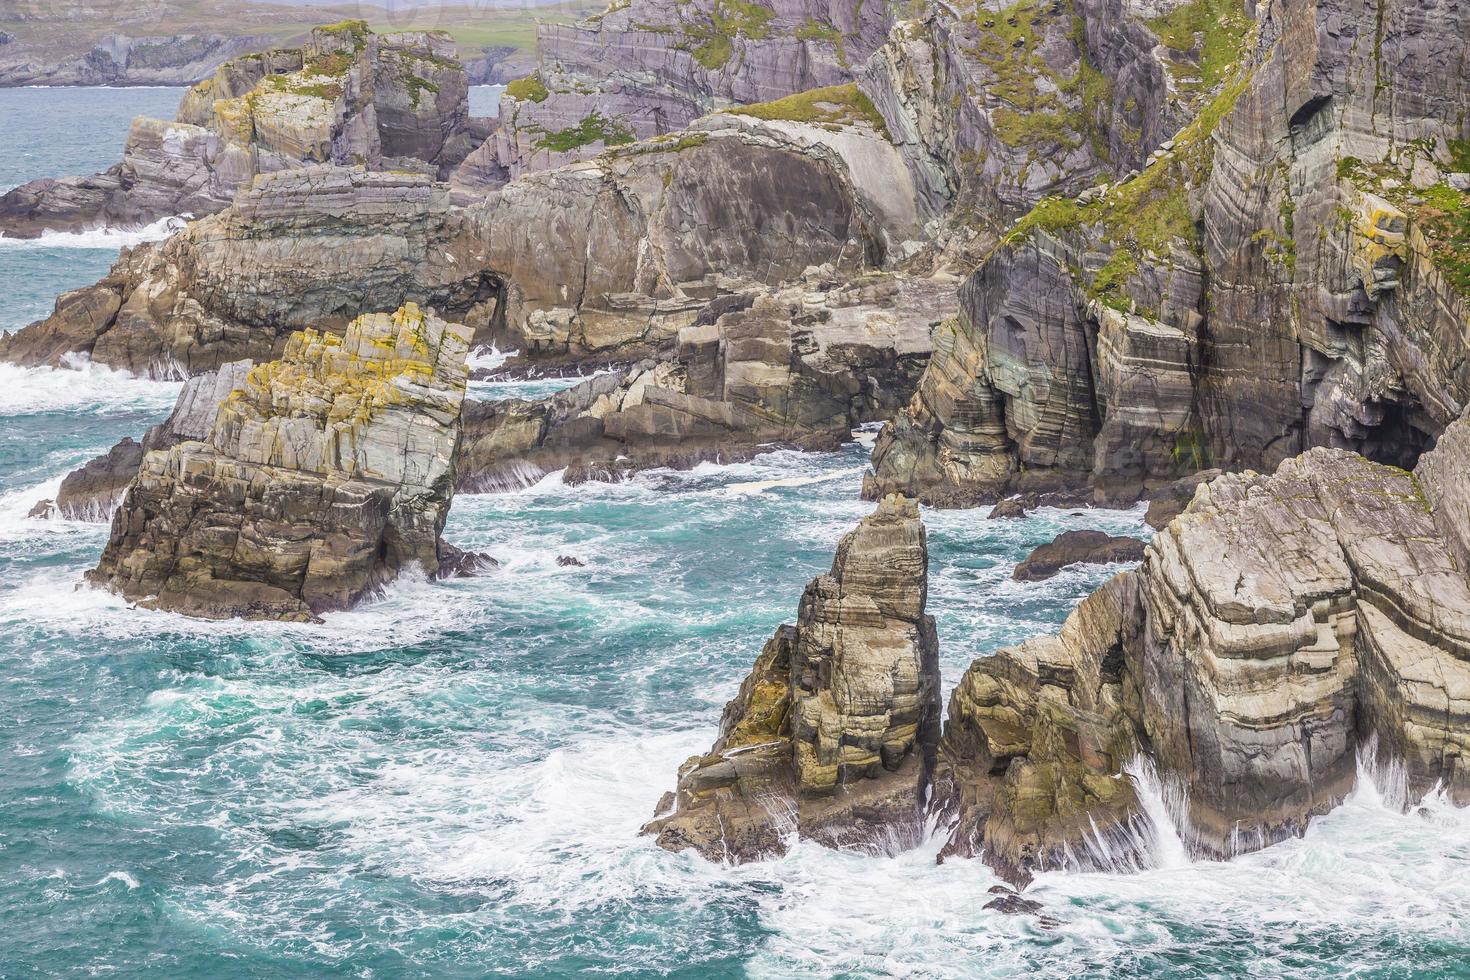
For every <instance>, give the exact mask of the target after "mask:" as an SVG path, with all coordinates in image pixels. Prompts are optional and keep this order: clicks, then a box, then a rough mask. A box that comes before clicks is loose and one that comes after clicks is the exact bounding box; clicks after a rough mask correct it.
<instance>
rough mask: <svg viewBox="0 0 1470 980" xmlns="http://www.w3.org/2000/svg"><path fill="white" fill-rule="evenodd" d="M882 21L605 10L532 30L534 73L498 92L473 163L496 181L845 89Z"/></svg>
mask: <svg viewBox="0 0 1470 980" xmlns="http://www.w3.org/2000/svg"><path fill="white" fill-rule="evenodd" d="M889 23H890V14H889V12H888V8H887V7H886V6H885V5H883V4H864V3H861V2H855V0H690V2H675V0H615V2H614V3H612V4H611V5H610V6H609V7H608V8H607V10H606V11H604V12H602V13H600V14H595V15H593V16H591V17H586V18H584V19H582V20H581V21H579V22H577V23H575V24H542V25H540V26H539V27H538V29H537V44H538V49H539V53H538V66H537V68H536V71H535V72H534V73H533V74H531V75H530V76H529V77H527V78H524V79H521V80H519V81H517V82H514V83H512V84H511V86H510V87H508V88H507V90H506V93H505V95H504V96H503V97H502V99H501V104H500V120H501V128H500V130H499V132H497V134H496V135H495V137H494V139H493V140H492V141H491V143H490V144H489V145H488V146H487V147H486V160H485V161H484V164H483V165H484V166H485V167H486V170H487V171H489V172H491V173H493V177H492V179H493V180H494V181H495V182H496V183H503V182H505V181H506V180H509V179H512V178H514V177H518V176H520V175H521V174H522V173H525V172H527V171H531V170H546V169H549V168H552V167H557V166H560V165H562V164H564V163H566V162H569V161H571V160H577V159H585V158H587V157H589V156H592V155H595V154H597V153H599V152H601V151H602V150H603V149H604V148H606V147H608V146H615V145H618V144H620V143H629V142H632V141H634V140H639V139H646V138H648V137H650V136H659V135H662V134H665V133H671V132H674V131H676V130H680V129H684V128H685V127H686V126H688V125H689V124H690V123H691V122H693V121H694V120H695V119H697V118H699V117H700V116H704V115H706V114H708V113H711V112H716V111H719V110H722V109H728V108H730V107H731V106H735V105H741V104H750V103H761V102H769V101H773V100H775V99H780V98H783V97H785V96H788V95H793V94H795V93H797V92H806V91H809V90H811V89H818V88H824V87H827V86H833V85H842V84H845V83H849V82H852V81H853V80H854V79H855V78H856V74H857V71H858V70H859V69H860V68H861V66H862V64H863V62H864V61H866V60H867V58H868V56H869V55H870V54H871V53H872V52H873V50H874V49H875V48H877V47H878V46H879V45H880V44H882V43H883V41H884V39H885V37H886V36H887V34H888V27H889Z"/></svg>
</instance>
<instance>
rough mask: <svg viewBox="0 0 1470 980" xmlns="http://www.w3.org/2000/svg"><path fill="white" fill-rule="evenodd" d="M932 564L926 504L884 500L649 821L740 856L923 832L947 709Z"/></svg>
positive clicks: (895, 841) (885, 844)
mask: <svg viewBox="0 0 1470 980" xmlns="http://www.w3.org/2000/svg"><path fill="white" fill-rule="evenodd" d="M927 574H928V551H927V546H926V541H925V535H924V525H923V523H922V521H920V520H919V513H918V507H917V505H915V504H913V503H912V502H910V501H907V500H904V499H902V498H898V497H894V498H889V499H886V500H884V501H883V502H882V503H880V504H879V506H878V509H877V511H876V512H875V513H873V514H872V515H871V516H869V517H867V518H864V520H863V522H862V523H861V524H859V525H858V527H857V529H856V530H854V531H852V532H850V533H849V534H848V535H847V536H846V537H844V538H843V539H842V541H841V543H840V544H838V546H837V556H836V558H835V559H834V561H833V563H832V571H831V573H830V574H828V575H823V576H821V577H819V578H817V579H815V580H814V581H813V582H812V583H811V584H810V585H809V586H807V589H806V592H805V594H804V595H803V596H802V600H801V609H800V612H799V614H798V617H797V624H796V625H795V626H782V627H781V628H780V629H778V630H777V631H776V635H775V636H774V637H772V638H771V640H770V641H769V642H768V643H767V644H766V647H765V649H764V650H763V651H762V652H761V655H760V657H759V658H758V659H757V660H756V663H755V667H754V669H752V671H751V673H750V676H748V677H747V678H746V679H745V682H744V683H743V684H742V685H741V687H740V693H739V694H738V695H737V696H736V697H735V699H734V700H732V701H731V702H730V703H729V704H728V705H726V707H725V713H724V716H723V717H722V718H721V721H720V736H719V738H718V739H717V740H716V742H715V744H714V746H713V747H712V748H711V750H710V751H709V753H707V754H705V755H703V756H694V757H692V758H690V759H689V761H688V762H686V763H685V764H684V765H683V766H681V767H680V769H679V786H678V791H677V793H676V794H675V798H674V799H673V800H672V801H671V800H668V799H665V801H663V803H661V805H660V810H661V811H663V812H660V814H659V815H658V816H657V817H656V818H655V819H654V820H653V821H652V822H651V823H649V824H648V825H647V827H645V828H644V829H645V832H647V833H651V834H656V835H657V837H658V844H659V846H660V847H664V848H667V849H669V850H673V851H681V850H685V849H689V848H693V849H694V850H697V851H698V852H699V853H701V854H702V855H704V856H705V857H707V858H709V859H711V860H716V861H731V862H736V863H739V862H743V861H751V860H757V859H760V858H763V857H768V856H771V855H774V854H779V853H782V852H784V851H785V849H786V847H787V842H788V838H789V837H790V835H792V834H797V835H799V836H801V837H804V838H810V839H812V840H816V841H818V842H820V843H822V844H824V845H826V846H829V847H839V848H855V849H859V850H865V851H872V852H884V851H889V850H893V849H897V848H903V847H909V846H912V845H914V844H915V843H917V842H918V840H919V838H920V837H921V835H922V831H923V801H924V796H925V792H926V790H927V788H928V783H929V770H930V765H931V762H932V758H933V751H934V745H935V742H936V741H937V739H938V736H939V711H940V705H939V664H938V649H937V647H938V643H937V639H936V636H935V631H934V620H933V617H931V616H928V615H926V614H925V613H924V602H925V596H926V592H927ZM670 804H672V807H673V809H672V812H668V808H669V805H670Z"/></svg>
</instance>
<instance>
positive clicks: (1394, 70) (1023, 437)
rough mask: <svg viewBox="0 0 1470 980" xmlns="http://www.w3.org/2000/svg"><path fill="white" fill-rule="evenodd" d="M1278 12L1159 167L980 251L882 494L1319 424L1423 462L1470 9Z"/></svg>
mask: <svg viewBox="0 0 1470 980" xmlns="http://www.w3.org/2000/svg"><path fill="white" fill-rule="evenodd" d="M1181 9H1182V8H1181ZM1257 15H1258V23H1257V26H1256V28H1255V32H1254V41H1253V42H1252V46H1251V48H1250V49H1249V51H1248V52H1247V55H1246V58H1245V61H1244V63H1243V64H1242V65H1241V66H1240V68H1239V69H1238V70H1237V71H1236V72H1235V73H1234V74H1233V75H1230V74H1228V73H1226V74H1225V75H1223V77H1224V79H1225V81H1224V84H1223V87H1222V88H1221V89H1220V91H1219V94H1218V95H1216V96H1215V97H1214V99H1213V100H1212V101H1211V102H1210V104H1208V105H1207V106H1206V107H1205V108H1204V109H1203V110H1202V111H1201V112H1200V113H1199V115H1198V116H1197V117H1196V118H1195V119H1194V120H1193V121H1192V122H1190V123H1189V124H1188V125H1187V126H1186V127H1185V128H1184V129H1183V130H1181V131H1180V133H1179V134H1178V135H1177V136H1176V137H1175V138H1174V139H1172V140H1170V141H1168V142H1166V143H1164V144H1163V145H1162V146H1161V148H1160V150H1158V151H1156V152H1155V153H1154V154H1153V155H1152V157H1151V160H1150V162H1149V164H1148V166H1147V167H1146V168H1145V169H1144V170H1143V172H1142V173H1141V174H1139V175H1138V176H1136V177H1134V178H1133V179H1131V180H1128V181H1125V182H1123V183H1120V184H1110V185H1105V186H1100V187H1097V188H1092V189H1089V190H1088V191H1086V192H1084V194H1082V195H1081V196H1079V197H1078V198H1077V199H1076V200H1061V199H1051V200H1048V201H1045V202H1043V203H1042V204H1041V205H1040V206H1038V207H1037V208H1036V209H1035V210H1034V211H1033V212H1032V213H1030V214H1029V215H1027V216H1026V217H1025V218H1024V219H1023V220H1022V221H1021V222H1020V223H1019V224H1018V225H1017V226H1016V227H1015V228H1014V229H1012V231H1011V232H1009V233H1008V234H1007V235H1006V236H1005V238H1004V239H1003V240H1002V242H1001V244H1000V245H999V246H998V247H997V248H996V249H995V250H994V251H993V252H992V253H991V254H990V255H989V256H988V257H987V258H986V259H985V261H984V262H983V263H982V264H981V266H980V268H978V269H977V270H976V271H975V273H974V274H973V276H972V277H971V278H970V280H969V282H967V283H966V285H965V286H964V288H963V289H962V290H961V315H960V318H959V320H958V321H957V322H956V323H955V324H954V325H953V326H952V327H951V328H949V329H947V330H945V331H942V332H941V335H940V336H938V337H936V341H935V351H936V356H935V358H934V359H933V362H932V363H931V367H930V369H929V372H928V375H927V376H926V378H925V379H924V382H923V383H922V384H921V386H920V390H919V393H918V395H917V396H916V398H915V400H914V402H913V404H912V405H911V406H910V408H909V410H908V411H907V412H905V413H904V415H903V416H901V417H900V418H898V419H896V420H895V422H894V424H893V425H892V426H891V427H890V428H889V429H888V430H886V431H885V433H884V435H883V437H882V438H881V439H880V442H879V446H878V451H877V453H876V454H875V471H876V472H875V475H874V477H873V478H872V479H871V480H870V481H869V487H868V493H870V494H872V495H879V494H882V493H885V492H888V491H890V490H903V491H905V492H909V493H913V494H917V495H919V496H920V497H922V498H923V499H926V500H930V501H933V502H935V503H939V504H951V505H964V504H969V503H973V502H977V501H985V500H991V499H994V498H995V497H997V496H1000V495H1004V494H1005V493H1008V492H1011V491H1013V490H1024V489H1033V488H1036V489H1044V488H1049V487H1055V486H1058V485H1062V486H1074V487H1075V486H1078V485H1091V486H1092V487H1093V488H1094V489H1095V491H1096V493H1097V495H1098V496H1099V497H1100V498H1103V499H1131V498H1134V497H1136V496H1137V495H1138V494H1139V493H1140V492H1142V491H1146V490H1147V489H1149V488H1151V487H1152V486H1156V485H1159V484H1161V483H1164V482H1167V481H1169V480H1172V479H1174V478H1176V477H1178V476H1180V475H1182V474H1183V473H1185V472H1188V471H1190V470H1193V469H1201V468H1205V467H1208V466H1220V467H1222V468H1227V469H1229V468H1240V467H1245V466H1260V467H1273V466H1275V465H1276V464H1277V463H1279V462H1280V461H1282V460H1283V459H1286V458H1288V457H1290V456H1292V455H1293V454H1295V453H1297V452H1299V451H1300V450H1302V449H1304V448H1307V447H1310V446H1316V445H1324V446H1337V447H1344V448H1351V449H1354V450H1358V451H1361V452H1363V453H1366V454H1367V455H1369V456H1370V457H1372V458H1374V459H1379V460H1382V461H1384V462H1389V463H1397V464H1408V465H1412V463H1413V461H1414V459H1416V458H1417V456H1418V454H1419V453H1420V451H1421V450H1422V449H1423V448H1424V447H1426V446H1427V445H1429V444H1431V443H1432V441H1433V439H1434V437H1435V436H1437V435H1438V434H1439V433H1441V432H1442V431H1443V430H1444V427H1445V426H1446V425H1447V424H1448V423H1449V422H1450V421H1451V420H1453V419H1454V418H1455V417H1456V416H1457V415H1458V413H1459V410H1460V407H1461V406H1462V405H1463V404H1464V403H1465V399H1466V396H1467V393H1470V392H1467V387H1466V386H1467V382H1470V379H1467V377H1466V376H1465V373H1464V363H1465V361H1464V357H1463V355H1464V352H1465V336H1466V329H1465V327H1466V324H1467V323H1470V306H1467V299H1466V296H1467V289H1466V286H1465V277H1464V270H1463V266H1464V261H1465V257H1464V254H1463V243H1462V241H1461V239H1462V237H1463V228H1462V225H1463V223H1464V221H1465V214H1466V213H1470V203H1467V198H1466V195H1465V193H1464V192H1465V189H1466V188H1470V176H1466V175H1465V174H1464V173H1463V172H1464V171H1465V170H1466V169H1467V168H1470V158H1467V157H1466V156H1465V152H1464V148H1465V146H1466V145H1467V144H1466V142H1465V141H1466V139H1467V137H1470V132H1467V130H1466V126H1467V125H1470V123H1467V118H1470V117H1467V115H1466V113H1465V111H1464V107H1465V106H1466V104H1467V93H1466V79H1465V76H1466V72H1465V63H1466V58H1467V53H1470V51H1467V43H1466V32H1465V17H1466V13H1465V11H1464V10H1463V9H1462V8H1461V7H1460V6H1459V5H1457V4H1453V3H1439V4H1429V5H1425V4H1408V3H1387V4H1383V5H1371V4H1365V3H1359V2H1355V0H1323V2H1298V0H1282V2H1275V3H1270V4H1262V5H1260V6H1259V8H1258V10H1257ZM1175 81H1176V82H1177V78H1176V80H1175ZM1457 243H1460V244H1457Z"/></svg>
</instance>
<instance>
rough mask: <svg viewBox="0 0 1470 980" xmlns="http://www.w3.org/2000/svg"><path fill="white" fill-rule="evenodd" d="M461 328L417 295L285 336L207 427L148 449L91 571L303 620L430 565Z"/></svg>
mask: <svg viewBox="0 0 1470 980" xmlns="http://www.w3.org/2000/svg"><path fill="white" fill-rule="evenodd" d="M468 341H469V331H468V329H467V328H465V327H464V326H462V325H460V324H452V323H446V322H445V321H443V320H441V319H439V318H438V317H436V316H433V315H432V314H425V313H423V312H421V311H420V310H419V309H418V308H417V307H416V306H414V305H413V304H409V305H407V306H405V307H403V308H402V309H400V310H398V311H397V312H396V313H392V314H388V313H374V314H368V315H365V316H361V317H359V318H358V319H356V320H354V321H353V322H352V324H351V325H350V326H349V327H348V328H347V331H346V334H345V335H344V336H342V337H340V338H339V337H337V336H335V335H332V334H322V333H317V332H316V331H313V330H306V331H302V332H300V333H297V334H295V335H293V336H292V337H291V338H290V340H289V341H288V342H287V344H286V349H285V353H284V354H283V356H282V357H281V359H280V360H277V361H271V362H269V363H266V364H261V365H258V366H256V367H255V368H253V369H251V371H250V372H249V374H248V375H247V376H246V377H245V379H244V382H243V383H242V384H241V385H240V386H239V387H237V388H236V389H235V390H234V391H232V392H231V393H230V394H229V395H228V397H227V398H226V399H225V401H224V402H223V404H221V406H220V409H219V412H218V415H217V417H216V419H215V420H214V424H213V427H212V429H211V430H210V432H209V435H208V437H207V438H206V439H204V440H203V441H198V442H194V441H189V442H183V443H179V444H178V445H174V446H172V447H169V448H167V449H165V450H161V451H156V452H150V453H148V454H147V456H145V457H144V459H143V464H142V466H141V467H140V469H139V471H138V475H137V477H136V479H135V480H134V481H133V483H132V485H131V486H130V487H129V488H128V490H127V494H126V496H125V497H124V499H123V503H122V506H121V507H120V508H119V510H118V512H117V514H116V515H115V517H114V519H113V524H112V536H111V538H110V540H109V541H108V543H107V547H106V550H105V551H104V552H103V554H102V560H101V563H100V564H99V565H98V566H97V568H96V569H95V570H94V571H92V572H90V573H89V574H88V579H89V580H90V581H92V582H93V583H95V584H97V585H100V586H103V587H105V588H109V589H111V590H113V591H115V592H118V593H120V594H122V595H124V596H126V597H127V598H128V599H131V600H134V601H137V602H139V603H140V604H142V605H146V606H148V607H151V608H157V609H166V610H172V611H175V612H182V613H186V614H188V615H193V616H202V617H206V618H211V619H223V618H230V617H234V616H239V617H244V618H247V619H283V620H310V619H313V618H315V617H316V616H317V615H318V614H320V613H323V612H328V611H331V610H338V609H346V608H348V607H350V606H352V605H353V604H355V603H356V602H358V601H359V600H360V599H362V598H363V597H364V596H367V595H369V594H371V593H373V592H374V591H376V590H378V589H380V588H381V587H382V586H383V585H385V584H386V583H388V582H390V581H392V580H393V579H394V578H395V577H397V575H398V574H399V572H400V571H402V570H404V569H412V568H417V569H419V570H421V571H422V572H423V573H424V574H426V575H433V574H435V573H436V572H437V571H438V569H439V566H440V559H441V557H442V555H441V542H440V540H439V535H440V532H441V531H442V530H443V528H444V520H445V517H446V515H447V513H448V510H449V503H450V499H451V497H452V495H453V490H454V460H455V453H456V450H457V448H458V443H459V439H460V411H461V408H462V405H463V402H464V394H465V384H466V380H467V376H468V370H467V368H466V365H465V359H466V355H467V353H468Z"/></svg>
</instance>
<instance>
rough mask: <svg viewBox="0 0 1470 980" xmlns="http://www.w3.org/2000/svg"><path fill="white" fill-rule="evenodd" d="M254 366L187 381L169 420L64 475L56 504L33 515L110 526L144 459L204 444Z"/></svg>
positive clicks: (44, 504)
mask: <svg viewBox="0 0 1470 980" xmlns="http://www.w3.org/2000/svg"><path fill="white" fill-rule="evenodd" d="M253 366H254V365H253V364H252V362H250V361H234V362H232V363H230V364H226V365H224V366H223V367H221V368H220V369H219V370H218V371H211V372H209V373H208V374H201V375H196V376H195V377H193V378H190V379H189V380H188V381H187V382H185V384H184V387H183V389H182V390H181V391H180V392H179V397H178V400H177V401H176V402H174V408H173V411H172V412H171V413H169V417H168V418H167V419H165V420H163V421H162V422H160V423H159V424H157V425H155V426H152V427H151V428H149V430H148V431H147V433H145V434H144V436H143V441H142V442H138V441H136V440H134V439H133V438H132V437H130V436H129V437H125V438H123V439H122V440H121V441H120V442H118V443H117V445H115V446H113V447H112V448H111V449H109V450H108V451H107V452H106V453H103V454H102V455H101V456H98V457H96V458H95V459H91V460H89V461H88V462H87V463H86V464H84V465H83V466H82V467H80V468H79V469H77V470H74V471H72V472H71V473H69V474H67V476H66V478H65V479H63V480H62V481H61V489H60V490H59V491H58V493H57V495H56V499H55V500H54V501H53V500H43V501H41V502H39V503H38V504H36V506H35V507H34V508H33V509H32V511H31V516H33V517H58V518H61V519H63V520H68V521H93V522H99V523H105V522H108V521H111V520H112V514H113V512H114V511H115V510H116V509H117V507H118V505H119V504H121V503H122V499H123V495H124V493H125V492H126V491H127V489H128V485H129V484H131V483H132V482H133V478H134V477H136V476H137V475H138V468H139V467H140V466H141V465H142V463H143V457H144V455H145V454H147V453H150V452H153V451H155V450H163V449H168V448H169V447H171V446H174V445H177V444H178V443H181V442H184V441H186V440H193V441H201V440H205V439H208V438H209V433H210V431H211V430H212V429H213V428H214V421H215V419H216V418H217V417H218V415H219V410H220V406H221V405H222V404H223V403H224V401H225V400H226V399H227V398H228V397H229V395H230V392H232V391H234V390H235V389H236V388H238V387H241V386H242V385H243V384H244V383H245V377H246V375H247V374H249V372H250V369H251V367H253Z"/></svg>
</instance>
